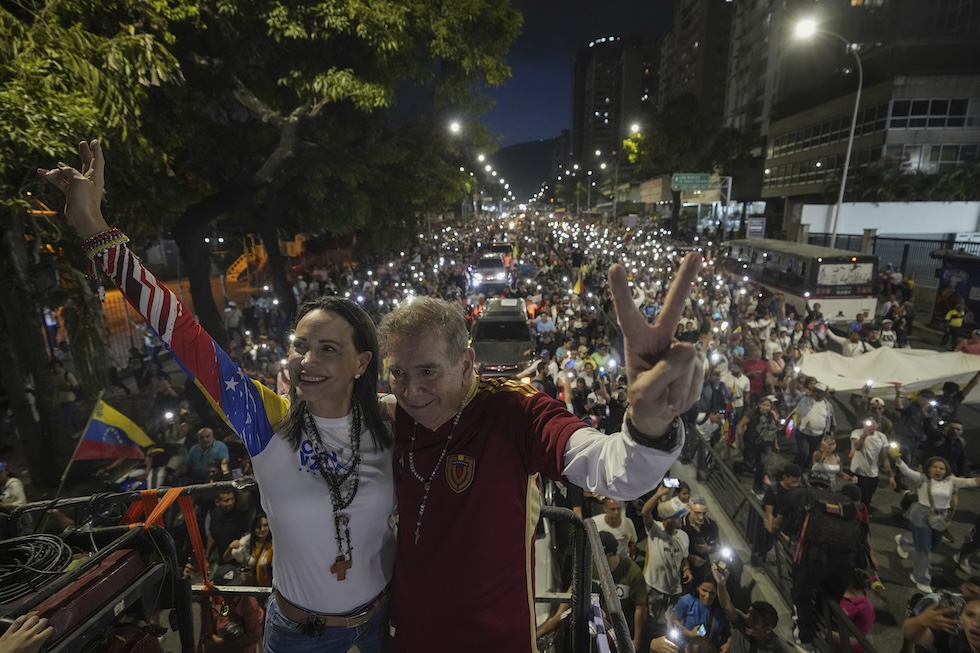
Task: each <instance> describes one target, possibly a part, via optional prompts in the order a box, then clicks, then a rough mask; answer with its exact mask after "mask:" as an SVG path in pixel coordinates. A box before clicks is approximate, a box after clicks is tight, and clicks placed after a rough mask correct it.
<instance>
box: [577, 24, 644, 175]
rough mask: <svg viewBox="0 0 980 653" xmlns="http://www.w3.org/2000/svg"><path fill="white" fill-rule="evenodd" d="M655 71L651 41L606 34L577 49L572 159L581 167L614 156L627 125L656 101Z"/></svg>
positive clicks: (583, 167)
mask: <svg viewBox="0 0 980 653" xmlns="http://www.w3.org/2000/svg"><path fill="white" fill-rule="evenodd" d="M657 74H658V65H657V50H656V48H654V47H653V46H651V45H644V44H642V43H628V42H625V41H624V40H623V39H621V38H619V37H617V36H607V37H600V38H598V39H596V40H594V41H592V42H591V43H589V44H588V46H586V47H584V48H582V49H581V50H580V52H579V55H578V57H577V58H576V60H575V87H574V97H573V98H572V160H573V161H574V162H576V163H578V164H579V165H580V167H581V168H582V169H586V170H588V169H592V168H593V167H596V165H597V164H598V162H599V160H605V161H609V160H610V158H611V157H613V156H615V155H618V153H619V151H620V149H621V146H622V141H623V139H624V138H625V137H626V136H627V135H628V134H629V128H630V125H631V124H632V123H633V122H635V121H637V120H638V119H639V118H640V116H641V115H642V114H643V113H644V112H645V111H647V109H646V108H645V107H648V106H653V104H654V102H655V100H656V91H657ZM596 151H599V152H600V154H599V155H598V157H599V159H597V155H596V154H595V153H596Z"/></svg>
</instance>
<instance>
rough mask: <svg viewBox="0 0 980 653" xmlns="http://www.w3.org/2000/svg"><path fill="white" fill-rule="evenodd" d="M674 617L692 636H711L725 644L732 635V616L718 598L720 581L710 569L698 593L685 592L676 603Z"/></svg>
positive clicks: (686, 633)
mask: <svg viewBox="0 0 980 653" xmlns="http://www.w3.org/2000/svg"><path fill="white" fill-rule="evenodd" d="M670 619H671V621H672V622H673V623H674V624H675V625H676V626H677V627H678V628H680V629H681V631H682V632H683V633H684V635H685V636H686V637H687V638H688V639H690V638H693V637H698V636H701V637H707V638H708V639H710V640H711V642H712V643H713V644H714V645H715V646H717V647H719V648H720V647H721V645H722V644H724V643H725V641H726V640H727V639H728V617H727V616H726V615H725V611H724V609H722V607H721V604H720V603H719V602H718V581H717V580H715V578H714V576H712V575H711V574H710V573H709V574H708V576H707V577H706V578H704V579H703V580H702V581H701V583H700V584H699V585H698V587H697V591H696V593H695V594H685V595H684V596H682V597H681V598H680V599H679V600H678V601H677V605H676V606H674V610H673V612H672V613H671V615H670Z"/></svg>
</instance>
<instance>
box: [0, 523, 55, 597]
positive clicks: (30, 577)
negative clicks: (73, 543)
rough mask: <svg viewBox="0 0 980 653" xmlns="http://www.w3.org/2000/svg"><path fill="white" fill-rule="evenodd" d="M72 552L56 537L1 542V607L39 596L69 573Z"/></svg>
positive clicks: (13, 539)
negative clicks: (29, 596)
mask: <svg viewBox="0 0 980 653" xmlns="http://www.w3.org/2000/svg"><path fill="white" fill-rule="evenodd" d="M71 557H72V552H71V548H70V547H69V546H68V545H67V544H65V542H64V541H63V540H62V539H61V538H60V537H56V536H54V535H26V536H24V537H14V538H11V539H9V540H0V604H4V603H13V602H14V601H17V600H18V599H20V598H22V597H24V596H26V595H28V594H30V593H31V592H35V591H37V590H38V589H40V588H41V587H42V586H43V585H46V584H47V583H49V582H51V581H52V580H54V578H55V577H56V576H57V575H58V574H61V573H64V572H65V571H67V569H68V565H69V563H70V562H71Z"/></svg>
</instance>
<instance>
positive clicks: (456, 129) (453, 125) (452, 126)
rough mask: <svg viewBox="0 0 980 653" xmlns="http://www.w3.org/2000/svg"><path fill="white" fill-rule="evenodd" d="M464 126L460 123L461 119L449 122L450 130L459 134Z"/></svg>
mask: <svg viewBox="0 0 980 653" xmlns="http://www.w3.org/2000/svg"><path fill="white" fill-rule="evenodd" d="M462 128H463V126H462V125H460V124H459V121H456V120H454V121H452V122H451V123H449V131H451V132H452V133H454V134H458V133H459V131H460V130H461V129H462Z"/></svg>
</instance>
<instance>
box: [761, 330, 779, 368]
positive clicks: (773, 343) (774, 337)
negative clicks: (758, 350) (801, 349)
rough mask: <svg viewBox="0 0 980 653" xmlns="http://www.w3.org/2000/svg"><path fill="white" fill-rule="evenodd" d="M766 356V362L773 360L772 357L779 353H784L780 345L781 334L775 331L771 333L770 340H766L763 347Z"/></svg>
mask: <svg viewBox="0 0 980 653" xmlns="http://www.w3.org/2000/svg"><path fill="white" fill-rule="evenodd" d="M763 349H764V351H765V354H766V360H767V361H768V360H772V355H773V354H774V353H776V352H777V351H784V350H783V346H782V345H781V344H780V343H779V334H778V333H776V331H774V330H770V331H769V339H768V340H766V344H765V345H764V346H763Z"/></svg>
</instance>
